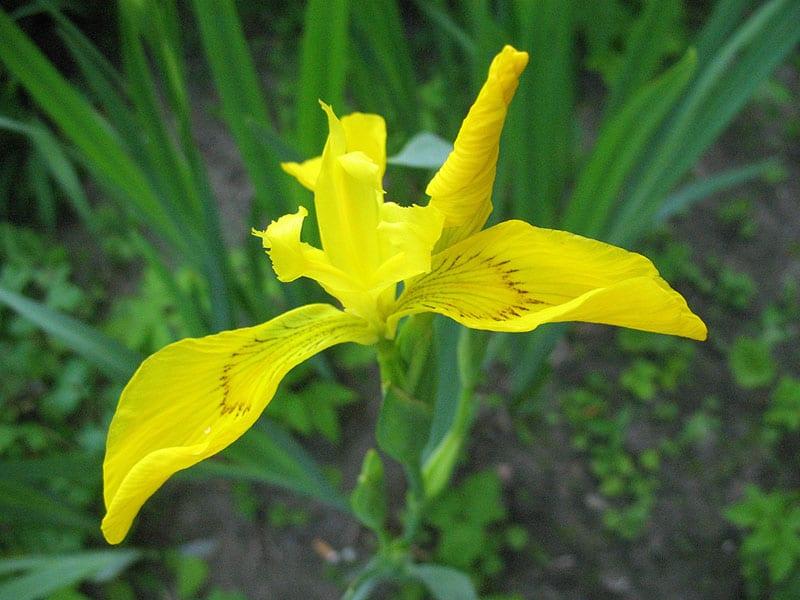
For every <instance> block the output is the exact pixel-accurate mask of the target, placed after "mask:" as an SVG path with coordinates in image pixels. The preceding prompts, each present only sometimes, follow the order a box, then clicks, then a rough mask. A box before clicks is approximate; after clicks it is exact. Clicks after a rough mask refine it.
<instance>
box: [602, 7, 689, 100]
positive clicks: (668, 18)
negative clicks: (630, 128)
mask: <svg viewBox="0 0 800 600" xmlns="http://www.w3.org/2000/svg"><path fill="white" fill-rule="evenodd" d="M682 16H683V3H682V2H681V0H648V1H647V2H645V7H644V10H643V13H642V16H641V17H640V18H638V19H637V20H636V22H635V24H634V26H633V28H632V31H631V33H630V38H629V41H628V44H627V46H626V48H625V55H624V57H623V60H622V65H621V67H620V69H619V72H618V73H617V75H616V77H614V80H613V81H612V82H611V88H610V90H609V97H608V102H607V103H606V111H605V112H606V114H607V115H614V114H615V113H616V112H617V110H618V109H619V108H620V106H621V105H622V104H623V103H625V102H626V101H627V100H628V98H629V97H630V96H631V94H633V93H634V92H636V91H637V90H638V89H639V88H641V87H642V85H644V84H645V83H646V82H648V81H650V80H651V79H652V78H653V76H654V75H655V74H656V72H657V71H658V68H659V66H660V64H661V62H662V60H663V59H664V56H665V55H667V54H668V53H669V52H670V50H671V46H672V43H673V40H672V39H671V37H670V36H671V34H672V33H673V31H674V30H676V29H678V28H679V27H680V19H681V17H682Z"/></svg>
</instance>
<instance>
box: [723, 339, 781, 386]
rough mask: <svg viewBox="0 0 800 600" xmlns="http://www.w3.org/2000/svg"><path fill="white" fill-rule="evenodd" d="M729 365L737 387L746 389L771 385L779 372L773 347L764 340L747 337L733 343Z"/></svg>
mask: <svg viewBox="0 0 800 600" xmlns="http://www.w3.org/2000/svg"><path fill="white" fill-rule="evenodd" d="M728 365H729V367H730V369H731V373H733V378H734V379H735V380H736V383H737V385H739V386H741V387H743V388H745V389H754V388H758V387H763V386H766V385H769V384H770V383H771V382H772V380H773V379H775V373H776V372H777V364H776V363H775V359H774V358H773V357H772V347H771V345H770V344H769V343H768V342H767V341H765V340H763V339H758V338H751V337H746V336H740V337H738V338H736V340H735V341H734V342H733V346H732V347H731V350H730V354H729V355H728Z"/></svg>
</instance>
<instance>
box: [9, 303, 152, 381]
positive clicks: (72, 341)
mask: <svg viewBox="0 0 800 600" xmlns="http://www.w3.org/2000/svg"><path fill="white" fill-rule="evenodd" d="M0 304H4V305H6V306H8V307H9V308H12V309H13V310H15V311H16V312H18V313H19V314H20V315H22V316H23V317H25V318H26V319H29V320H30V321H32V322H33V323H35V324H36V325H37V326H38V327H40V328H41V329H42V330H44V331H46V332H47V333H48V334H50V335H52V336H53V337H55V338H58V339H60V340H61V341H62V342H64V343H65V344H66V345H67V346H68V347H69V348H71V349H72V350H74V351H75V352H77V353H78V354H80V355H82V356H83V357H84V358H86V359H87V360H88V361H90V362H92V363H94V364H95V365H96V366H97V367H98V368H99V369H100V370H101V371H103V372H104V373H105V374H106V375H108V376H109V377H110V378H112V379H114V380H118V381H126V380H127V379H128V378H129V377H130V376H131V375H132V374H133V372H134V371H135V370H136V368H137V367H138V366H139V363H140V362H141V357H139V356H138V355H137V354H136V353H134V352H132V351H131V350H128V349H127V348H125V347H124V346H122V345H121V344H119V343H118V342H116V341H115V340H112V339H111V338H109V337H108V336H106V335H105V334H103V333H101V332H99V331H97V330H96V329H94V328H92V327H90V326H89V325H86V324H84V323H81V322H80V321H78V320H76V319H73V318H72V317H68V316H66V315H63V314H61V313H58V312H56V311H54V310H52V309H50V308H48V307H47V306H45V305H44V304H41V303H40V302H36V301H34V300H30V299H29V298H26V297H25V296H22V295H20V294H17V293H15V292H12V291H10V290H7V289H5V288H2V287H0Z"/></svg>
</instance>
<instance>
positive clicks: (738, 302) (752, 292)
mask: <svg viewBox="0 0 800 600" xmlns="http://www.w3.org/2000/svg"><path fill="white" fill-rule="evenodd" d="M756 291H757V288H756V282H755V281H754V280H753V278H752V277H751V276H750V275H748V274H747V273H741V272H737V271H735V270H733V269H732V268H730V267H728V266H723V267H722V269H720V271H719V279H718V281H717V284H716V285H715V286H714V292H713V295H714V298H715V299H716V300H717V302H718V303H719V304H721V305H725V306H730V307H731V308H732V309H734V310H737V311H744V310H746V309H747V308H749V306H750V303H751V302H752V301H753V298H755V296H756Z"/></svg>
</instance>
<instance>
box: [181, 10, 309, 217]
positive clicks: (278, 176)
mask: <svg viewBox="0 0 800 600" xmlns="http://www.w3.org/2000/svg"><path fill="white" fill-rule="evenodd" d="M194 13H195V17H196V19H197V23H198V25H199V26H200V38H201V40H202V42H203V47H204V49H205V54H206V59H207V60H208V63H209V66H210V67H211V74H212V76H213V77H214V85H215V86H216V88H217V92H218V93H219V97H220V100H221V102H222V115H223V118H224V119H225V122H226V123H227V124H228V127H230V129H231V132H232V133H233V137H234V139H235V140H236V145H237V146H238V148H239V152H240V153H241V155H242V160H243V161H244V166H245V169H247V174H248V175H249V177H250V181H251V182H252V183H253V188H254V191H255V198H254V202H255V204H256V206H257V207H258V212H259V213H260V215H259V216H260V218H261V219H267V218H269V219H274V218H276V217H277V216H279V215H281V214H284V213H288V212H293V211H294V210H295V208H294V206H293V205H292V203H291V202H290V201H289V198H290V195H289V194H288V192H287V189H286V187H285V185H284V183H283V182H284V181H285V175H284V174H283V173H282V172H281V170H280V168H279V166H278V165H279V161H280V160H281V159H283V160H285V157H282V156H279V155H277V154H276V153H275V152H274V151H273V150H272V148H270V147H269V145H267V144H264V143H263V142H262V139H261V138H262V137H263V131H264V130H267V131H270V132H272V127H271V125H270V122H269V119H268V117H267V114H268V113H267V108H266V103H265V101H264V97H263V95H262V93H261V89H260V87H259V83H258V76H257V74H256V70H255V67H254V66H253V60H252V58H251V56H250V53H249V51H248V49H247V42H246V41H245V38H244V34H243V33H242V26H241V23H240V22H239V17H238V15H237V14H236V7H235V4H234V3H233V2H232V1H231V0H221V1H219V2H205V1H203V0H195V2H194ZM316 106H317V105H316V99H314V107H316Z"/></svg>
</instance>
